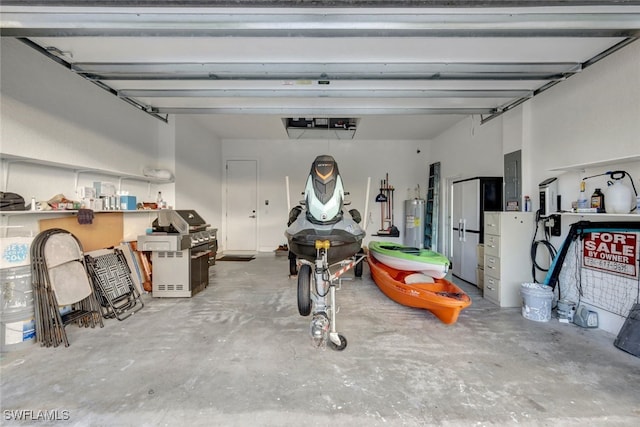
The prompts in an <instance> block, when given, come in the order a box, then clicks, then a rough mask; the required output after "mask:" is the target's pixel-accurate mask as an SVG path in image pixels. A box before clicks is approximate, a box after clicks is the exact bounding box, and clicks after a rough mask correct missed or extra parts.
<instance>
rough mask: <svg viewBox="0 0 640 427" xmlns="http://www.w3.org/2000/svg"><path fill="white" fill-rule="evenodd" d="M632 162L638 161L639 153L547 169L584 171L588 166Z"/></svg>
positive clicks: (639, 158)
mask: <svg viewBox="0 0 640 427" xmlns="http://www.w3.org/2000/svg"><path fill="white" fill-rule="evenodd" d="M633 162H640V155H638V156H632V157H618V158H614V159H608V160H600V161H597V162H590V163H581V164H575V165H568V166H562V167H557V168H553V169H549V170H550V171H564V172H584V171H585V170H586V169H588V168H597V167H602V166H610V165H617V164H622V163H633Z"/></svg>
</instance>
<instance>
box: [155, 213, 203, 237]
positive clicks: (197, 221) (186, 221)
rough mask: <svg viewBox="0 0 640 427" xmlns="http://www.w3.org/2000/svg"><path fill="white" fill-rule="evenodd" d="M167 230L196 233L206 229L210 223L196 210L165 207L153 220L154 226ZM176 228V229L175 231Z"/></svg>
mask: <svg viewBox="0 0 640 427" xmlns="http://www.w3.org/2000/svg"><path fill="white" fill-rule="evenodd" d="M156 224H157V228H158V229H161V230H162V231H167V232H178V233H180V234H189V233H195V232H197V231H204V230H206V228H207V227H209V226H210V224H206V223H205V222H204V219H202V217H201V216H200V215H198V213H197V212H196V211H194V210H190V209H186V210H170V209H163V210H160V211H159V212H158V219H157V220H155V221H154V222H153V225H154V228H156ZM174 230H175V231H174Z"/></svg>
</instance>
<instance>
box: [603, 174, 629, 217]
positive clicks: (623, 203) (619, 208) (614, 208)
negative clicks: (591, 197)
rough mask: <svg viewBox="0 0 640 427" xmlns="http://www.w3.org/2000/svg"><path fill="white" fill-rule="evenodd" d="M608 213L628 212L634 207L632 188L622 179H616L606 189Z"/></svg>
mask: <svg viewBox="0 0 640 427" xmlns="http://www.w3.org/2000/svg"><path fill="white" fill-rule="evenodd" d="M606 199H607V213H618V214H628V213H629V212H630V211H631V209H633V202H634V200H633V198H632V197H631V190H630V189H629V187H627V186H626V185H624V184H623V183H622V181H620V180H615V181H614V183H613V184H612V185H609V187H608V188H607V191H606Z"/></svg>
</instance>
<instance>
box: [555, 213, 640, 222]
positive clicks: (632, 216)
mask: <svg viewBox="0 0 640 427" xmlns="http://www.w3.org/2000/svg"><path fill="white" fill-rule="evenodd" d="M561 215H562V216H574V217H583V216H588V217H589V219H593V218H594V217H597V218H614V219H630V220H637V221H640V215H638V214H636V213H628V214H613V213H588V212H561Z"/></svg>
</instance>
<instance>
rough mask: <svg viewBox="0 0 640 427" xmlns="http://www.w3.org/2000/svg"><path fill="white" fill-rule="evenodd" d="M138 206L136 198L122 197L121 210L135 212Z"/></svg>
mask: <svg viewBox="0 0 640 427" xmlns="http://www.w3.org/2000/svg"><path fill="white" fill-rule="evenodd" d="M137 205H138V204H137V202H136V196H120V210H123V211H135V210H136V208H137Z"/></svg>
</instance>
